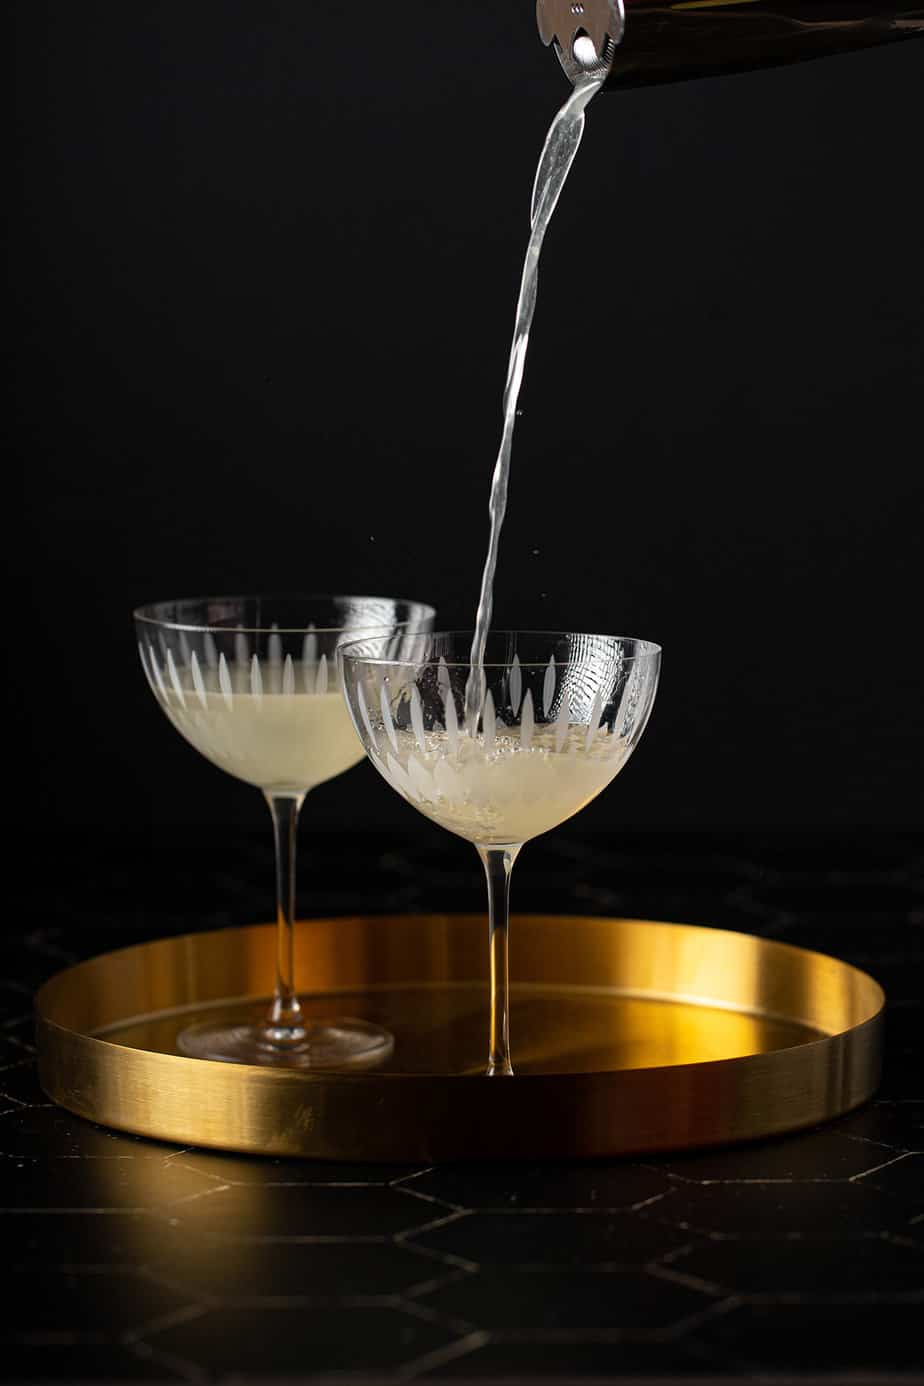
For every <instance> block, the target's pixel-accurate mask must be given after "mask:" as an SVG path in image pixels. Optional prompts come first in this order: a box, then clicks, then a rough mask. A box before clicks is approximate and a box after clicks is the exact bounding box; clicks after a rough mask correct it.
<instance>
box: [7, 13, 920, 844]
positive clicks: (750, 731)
mask: <svg viewBox="0 0 924 1386" xmlns="http://www.w3.org/2000/svg"><path fill="white" fill-rule="evenodd" d="M9 13H10V14H11V16H12V24H13V26H14V27H15V30H16V34H15V37H16V53H17V90H18V97H17V108H16V110H17V167H16V169H15V170H14V181H15V183H16V186H17V194H18V198H17V201H18V207H19V213H18V216H17V218H16V223H15V226H14V236H13V246H12V288H13V301H14V310H15V313H14V331H15V358H16V370H17V373H18V406H17V410H16V414H15V443H16V448H17V459H18V460H17V463H16V467H15V471H14V472H13V473H12V474H8V478H9V476H10V475H11V476H12V477H15V479H16V480H17V482H21V484H22V486H23V490H24V493H23V496H22V498H21V500H20V498H18V497H15V496H13V497H11V495H10V491H9V490H8V492H7V495H8V499H13V500H14V501H16V502H17V503H15V504H13V505H11V506H10V507H9V509H8V511H7V516H6V537H7V542H6V544H5V545H4V553H5V555H6V558H7V563H8V573H7V576H6V588H5V590H6V594H7V601H6V602H5V604H4V606H5V625H6V639H5V640H4V647H5V650H6V655H7V658H8V661H9V668H8V674H7V690H8V702H9V707H10V717H9V721H8V723H7V734H8V736H9V738H10V744H9V749H10V755H11V757H13V756H14V755H15V752H16V751H17V750H19V749H21V748H22V747H23V746H24V745H25V744H26V743H28V748H29V755H28V765H29V773H28V776H27V779H26V782H25V787H26V791H27V794H28V796H29V799H30V807H31V809H32V815H33V816H31V817H29V818H28V820H27V821H28V822H29V823H30V824H31V825H33V826H36V827H41V828H42V829H49V830H62V829H65V828H67V827H68V826H75V825H83V826H85V827H89V828H91V829H92V828H94V827H96V826H105V825H112V824H116V823H117V824H119V825H121V826H124V825H125V824H126V823H129V822H131V823H135V824H137V825H138V826H140V827H142V828H145V829H146V828H150V829H151V830H155V831H157V830H163V829H167V828H170V827H171V826H183V827H185V828H199V829H202V828H205V827H206V826H213V827H216V828H219V829H223V828H231V827H233V826H240V825H248V826H249V825H252V824H257V823H260V824H262V822H263V815H264V814H265V809H264V808H263V806H262V805H261V803H260V799H259V795H257V794H256V793H254V791H253V790H251V789H248V788H247V787H246V786H243V785H239V784H236V783H234V782H233V781H231V780H230V779H228V778H226V777H224V776H223V775H221V773H220V772H218V771H217V770H214V769H213V768H212V767H211V766H209V765H208V764H206V762H204V761H203V760H201V759H200V758H199V757H197V756H196V754H195V753H194V752H193V751H192V750H190V749H189V748H188V747H187V746H185V745H184V744H183V743H182V742H181V740H180V739H179V737H178V736H177V735H176V733H175V732H174V731H173V730H172V729H171V728H170V727H169V726H168V724H167V722H166V720H165V719H163V717H162V716H161V714H160V713H159V711H158V709H157V708H156V706H155V704H154V701H153V699H152V698H151V697H150V694H149V692H148V690H147V688H146V686H145V683H144V680H143V677H142V675H141V671H140V668H139V667H138V662H137V655H136V653H135V649H134V643H133V634H132V628H131V622H130V612H131V609H132V607H133V606H134V605H136V604H138V603H140V602H142V601H148V600H155V599H158V598H165V597H171V596H190V595H197V594H202V593H204V592H206V591H210V592H217V591H221V590H225V591H238V592H243V591H251V590H263V591H267V590H279V589H283V588H295V589H301V590H308V591H312V590H315V591H317V590H321V591H324V590H335V591H336V590H343V591H378V592H388V593H394V594H400V595H406V596H415V597H420V598H423V599H427V600H430V601H432V602H434V603H435V604H436V605H437V606H438V607H439V608H440V612H441V618H442V619H441V624H443V625H450V624H451V625H457V624H469V623H470V621H471V615H472V612H473V608H474V602H475V597H476V591H477V582H478V578H479V574H480V567H481V563H482V561H483V556H484V549H485V545H486V541H487V519H486V503H487V493H488V485H489V479H490V473H491V468H492V466H493V460H494V453H495V449H496V445H497V440H498V434H499V399H500V390H501V386H502V383H503V378H504V371H505V366H506V354H507V350H508V345H509V332H510V328H511V326H512V316H513V303H514V297H515V292H516V286H517V281H518V277H519V271H520V259H521V255H522V251H523V247H524V243H525V237H526V234H527V230H528V224H527V222H528V207H529V192H530V185H531V180H532V175H533V169H534V165H535V160H536V157H537V154H538V150H539V147H540V146H541V142H542V139H543V136H544V132H545V128H546V126H547V124H548V122H549V119H550V118H551V116H552V114H553V111H554V109H555V107H556V105H557V104H558V103H559V101H560V100H562V99H563V98H564V96H565V94H566V91H567V85H566V83H565V79H564V78H563V77H562V75H561V73H560V71H559V69H558V66H557V64H556V62H555V60H554V58H553V57H552V56H551V55H550V54H549V53H548V52H547V51H546V50H544V49H543V48H542V47H541V45H540V43H539V41H538V38H537V37H536V34H535V29H534V21H533V6H532V4H531V3H530V0H493V2H492V3H488V0H456V3H452V4H450V3H448V2H447V0H429V3H428V4H427V5H426V6H425V7H412V6H397V5H377V4H373V3H371V0H367V3H365V4H362V5H356V6H347V5H345V4H342V3H337V4H328V5H321V4H318V3H315V2H314V0H299V2H298V3H295V0H277V2H276V3H268V0H262V2H261V3H260V4H259V5H257V4H254V3H252V2H251V3H243V0H221V3H214V2H213V0H197V3H196V4H194V5H181V4H173V3H152V2H151V0H132V3H130V4H124V3H114V0H81V3H79V4H70V3H64V0H56V3H51V4H49V3H47V2H46V0H28V3H26V0H21V3H17V4H16V5H14V6H12V7H11V10H10V12H9ZM8 22H9V21H8ZM922 60H924V44H919V43H910V44H907V45H902V46H900V47H898V48H890V49H888V50H880V51H877V52H871V53H864V54H859V55H856V56H851V57H847V58H840V59H835V60H831V61H826V62H821V63H810V64H806V65H805V66H802V67H799V68H792V69H786V70H780V71H775V72H767V73H761V74H754V75H747V76H737V77H727V78H721V79H714V80H711V81H708V82H692V83H682V84H677V85H674V86H671V87H663V88H660V89H654V90H647V91H639V92H633V93H623V94H613V95H607V96H606V97H605V98H601V99H600V100H599V101H598V102H597V103H596V104H595V105H594V106H593V107H592V108H591V110H590V113H589V118H588V125H587V133H586V138H585V143H584V147H583V149H582V151H581V154H580V157H579V159H578V161H577V164H576V167H575V171H574V174H573V178H572V181H571V182H570V183H569V186H568V188H567V190H566V193H565V196H564V198H563V201H562V204H561V206H560V209H559V213H558V215H557V218H556V222H555V224H554V225H553V227H552V230H551V232H550V234H549V237H548V240H547V243H546V259H545V261H544V267H543V277H542V285H541V292H540V301H539V312H538V317H537V325H536V330H535V334H534V339H533V346H532V349H531V354H530V361H529V368H528V371H527V381H526V387H525V394H524V399H523V409H524V413H523V417H522V419H521V422H520V429H519V433H518V438H517V446H516V450H515V459H514V472H513V480H512V487H511V505H510V512H509V518H508V521H507V526H506V529H505V532H504V541H503V544H502V550H501V566H500V573H499V585H498V591H497V602H496V617H497V621H498V624H502V625H519V626H523V627H537V626H542V627H555V628H571V629H587V630H600V631H609V632H613V633H622V634H634V635H643V636H647V637H650V638H653V639H657V640H659V641H660V642H661V643H662V644H663V645H664V648H665V656H664V668H663V677H662V685H661V692H660V694H659V699H658V704H657V706H656V709H655V712H654V716H653V718H652V721H651V724H650V727H649V730H648V732H647V734H646V738H645V741H644V743H643V745H642V746H641V748H640V750H639V752H638V753H637V755H636V758H635V759H634V761H633V763H632V764H631V765H630V766H629V768H628V769H627V771H626V772H625V775H624V777H623V778H622V779H621V780H620V782H619V783H618V784H617V785H615V786H614V787H613V788H612V789H611V790H610V791H609V792H608V793H607V794H606V795H604V796H603V798H602V799H601V800H599V801H598V802H597V803H596V804H595V805H593V806H592V807H591V808H590V809H588V810H587V811H586V813H585V814H584V815H583V816H582V820H581V827H582V829H583V828H584V827H585V826H586V829H587V831H591V830H594V829H596V830H607V829H611V828H612V829H616V828H621V827H625V828H632V829H647V828H677V827H679V828H705V829H710V828H720V827H724V828H727V827H732V828H738V827H741V828H745V829H747V828H793V827H795V828H834V829H839V828H850V829H858V828H859V829H862V828H867V827H869V828H898V827H914V826H916V825H917V826H919V825H920V821H921V812H920V810H921V797H922V796H921V791H920V784H921V779H922V770H924V711H922V671H924V656H922V652H921V647H922V643H924V637H922V631H921V620H920V605H921V603H920V597H921V586H922V576H924V557H922V553H921V516H922V506H921V501H922V498H924V479H922V469H921V465H920V453H921V441H920V396H921V368H922V351H921V321H922V318H921V313H922V306H924V305H922V288H921V239H922V220H921V214H920V210H919V206H918V191H917V184H918V183H919V181H920V162H919V161H920V130H921V120H922V104H921V101H922V86H921V76H922V70H924V69H922ZM10 484H11V483H10V480H9V479H8V486H9V485H10ZM311 808H313V812H312V811H311ZM311 808H309V812H311V817H312V821H313V823H314V825H315V826H329V827H335V828H336V827H338V826H342V825H343V824H345V823H347V822H349V823H350V825H351V826H355V827H361V828H375V827H378V826H385V825H393V826H395V827H400V828H402V829H407V830H408V831H414V830H416V829H417V828H418V827H419V828H421V829H423V826H424V825H423V822H422V820H420V819H419V818H418V817H417V815H415V814H414V813H413V811H412V810H411V809H410V808H408V807H407V806H406V805H404V804H402V803H401V802H400V801H399V800H398V798H397V797H396V796H395V795H394V794H393V793H392V792H391V791H390V790H389V789H388V788H387V787H386V786H385V785H384V784H383V783H381V782H380V781H378V780H377V778H376V776H375V774H374V772H373V771H372V770H371V768H370V767H368V766H363V767H361V768H360V769H358V770H356V771H354V772H352V773H351V774H350V775H349V776H345V777H343V778H342V779H341V780H340V781H338V782H335V783H333V784H331V785H328V786H325V787H323V788H322V789H320V790H319V791H318V792H317V794H316V796H315V802H314V804H313V806H311ZM5 814H6V815H7V818H8V820H9V821H10V822H11V823H12V822H17V823H20V824H21V823H22V822H23V820H24V805H23V802H22V797H21V795H19V794H16V793H10V792H8V793H7V795H6V796H5Z"/></svg>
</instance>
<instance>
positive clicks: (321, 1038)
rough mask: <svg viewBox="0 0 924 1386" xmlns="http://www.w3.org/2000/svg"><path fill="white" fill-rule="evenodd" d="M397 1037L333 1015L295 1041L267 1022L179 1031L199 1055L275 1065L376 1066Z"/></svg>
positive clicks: (188, 1049) (183, 1045) (184, 1046)
mask: <svg viewBox="0 0 924 1386" xmlns="http://www.w3.org/2000/svg"><path fill="white" fill-rule="evenodd" d="M394 1047H395V1041H394V1038H393V1036H392V1035H390V1034H389V1033H388V1031H387V1030H383V1029H382V1028H381V1027H380V1026H378V1025H373V1024H371V1023H370V1022H369V1021H368V1020H332V1021H328V1022H326V1023H316V1024H311V1025H306V1026H305V1031H304V1038H303V1039H299V1040H298V1041H297V1042H296V1043H294V1044H287V1045H279V1044H273V1043H272V1042H271V1041H270V1040H269V1038H268V1036H267V1029H266V1026H265V1025H240V1024H239V1025H234V1024H228V1023H225V1024H220V1023H217V1022H214V1021H206V1022H204V1023H202V1024H199V1025H190V1026H189V1027H188V1028H187V1029H185V1030H182V1031H181V1032H180V1034H179V1035H178V1036H177V1048H178V1049H179V1050H180V1052H181V1053H182V1054H189V1055H191V1056H192V1057H193V1058H194V1059H215V1060H218V1061H219V1062H220V1063H225V1064H258V1065H260V1066H261V1067H270V1068H316V1069H330V1068H370V1067H372V1066H373V1065H374V1064H378V1063H381V1062H382V1061H383V1060H384V1059H387V1058H388V1056H389V1054H390V1053H391V1052H392V1050H393V1049H394Z"/></svg>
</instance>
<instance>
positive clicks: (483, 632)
mask: <svg viewBox="0 0 924 1386" xmlns="http://www.w3.org/2000/svg"><path fill="white" fill-rule="evenodd" d="M605 77H606V74H605V73H603V74H599V75H593V76H591V75H590V74H587V75H585V76H583V77H581V78H580V79H579V80H578V82H577V83H576V85H575V87H574V89H573V91H572V92H571V95H570V96H569V97H568V100H567V101H566V102H565V103H564V105H563V106H562V107H561V109H560V110H559V112H558V114H557V115H556V116H555V119H554V120H553V121H552V124H551V126H550V127H549V132H548V134H547V135H546V139H545V144H544V146H543V149H542V154H541V155H540V158H539V166H538V168H537V170H536V180H535V183H534V184H533V199H532V208H531V213H530V222H531V231H530V237H529V244H528V246H527V248H526V258H525V261H524V264H523V274H522V277H521V279H520V294H519V298H518V299H517V312H516V325H515V327H514V332H513V343H512V345H511V348H510V361H509V364H508V367H507V383H506V385H505V387H504V401H503V414H504V426H503V432H502V434H501V442H500V448H499V450H498V454H497V461H496V463H495V467H494V476H493V479H492V482H491V498H490V503H489V513H490V520H491V529H490V538H489V541H488V556H487V559H486V560H485V565H484V571H483V573H482V577H481V592H480V595H479V598H478V611H477V614H476V617H475V635H474V639H473V640H472V650H471V657H470V664H471V668H470V671H469V675H468V679H467V681H466V685H465V726H466V729H467V731H468V734H469V735H470V736H474V735H475V732H476V730H477V727H478V721H479V719H480V717H481V713H482V709H483V706H484V696H485V675H484V652H485V645H486V643H487V638H488V631H489V629H490V626H491V616H492V612H493V606H494V574H495V571H496V569H497V553H498V547H499V544H500V533H501V527H502V526H503V523H504V515H505V513H506V510H507V488H508V484H509V480H510V458H511V454H512V452H513V434H514V429H515V427H516V418H517V402H518V401H519V398H520V387H521V386H522V384H523V372H524V370H525V367H526V352H527V348H528V347H529V333H530V329H531V327H532V323H533V315H534V314H535V311H536V294H537V290H538V279H539V258H540V255H541V252H542V243H543V241H544V240H545V233H546V231H547V230H548V227H549V223H550V222H551V220H552V215H553V213H554V211H555V208H556V206H557V205H558V199H559V197H560V196H561V193H562V189H563V188H564V186H565V183H566V182H567V179H568V174H569V173H570V171H571V165H572V164H573V163H574V158H575V155H576V154H577V151H578V148H579V146H580V143H581V138H582V136H583V134H584V112H585V111H586V109H587V106H588V103H589V102H590V101H591V100H592V99H593V97H594V96H596V94H597V92H598V91H599V90H600V88H601V87H602V86H603V83H604V80H605Z"/></svg>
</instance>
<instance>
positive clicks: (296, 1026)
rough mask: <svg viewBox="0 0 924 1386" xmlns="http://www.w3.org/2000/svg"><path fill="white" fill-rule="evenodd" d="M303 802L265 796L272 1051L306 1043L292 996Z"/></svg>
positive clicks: (283, 796) (300, 798)
mask: <svg viewBox="0 0 924 1386" xmlns="http://www.w3.org/2000/svg"><path fill="white" fill-rule="evenodd" d="M304 799H305V796H304V794H269V793H267V795H266V802H267V803H268V804H269V807H270V813H271V814H272V815H273V835H274V838H275V842H276V995H275V997H274V998H273V1004H272V1006H271V1007H270V1013H269V1016H268V1018H267V1025H266V1042H267V1043H268V1044H269V1045H271V1046H272V1047H273V1048H274V1049H288V1048H291V1047H292V1046H293V1045H297V1044H301V1043H302V1042H303V1041H304V1039H305V1025H304V1021H303V1018H302V1008H301V1006H300V1005H299V1004H298V997H297V996H296V994H295V838H296V832H297V829H298V815H299V811H300V810H301V807H302V804H303V802H304Z"/></svg>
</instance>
